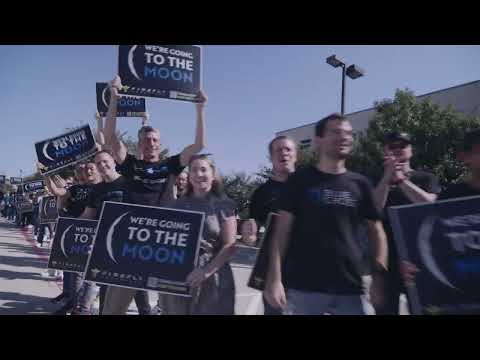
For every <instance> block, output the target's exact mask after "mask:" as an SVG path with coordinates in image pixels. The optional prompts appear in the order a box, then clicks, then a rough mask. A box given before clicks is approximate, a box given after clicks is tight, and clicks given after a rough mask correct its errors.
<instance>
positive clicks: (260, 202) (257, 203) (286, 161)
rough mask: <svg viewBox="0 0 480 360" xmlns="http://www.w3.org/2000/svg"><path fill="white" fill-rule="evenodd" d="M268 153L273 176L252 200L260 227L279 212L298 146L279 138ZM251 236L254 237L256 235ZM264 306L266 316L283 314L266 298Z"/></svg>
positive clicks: (253, 210)
mask: <svg viewBox="0 0 480 360" xmlns="http://www.w3.org/2000/svg"><path fill="white" fill-rule="evenodd" d="M268 152H269V155H270V160H271V161H272V166H273V175H272V177H271V178H270V179H268V181H267V182H266V183H265V184H263V185H261V186H260V187H259V188H258V189H256V190H255V192H254V193H253V195H252V198H251V200H250V217H251V218H253V219H254V221H255V222H256V225H257V226H258V227H261V226H265V225H266V222H267V218H268V214H269V213H271V212H274V213H276V212H277V211H278V208H279V200H280V194H281V192H282V190H283V189H284V188H285V184H286V182H287V180H288V178H289V176H290V175H291V174H293V173H294V172H295V164H296V162H297V144H296V143H295V141H294V140H293V139H291V138H290V137H288V136H278V137H276V138H275V139H273V140H272V141H271V142H270V144H268ZM252 228H255V226H252ZM246 235H248V234H246ZM250 235H251V236H252V237H253V236H254V235H256V233H255V234H250ZM263 306H264V314H265V315H281V314H282V313H281V311H280V310H278V309H276V308H274V307H272V306H271V305H270V304H269V303H268V301H266V300H265V298H263Z"/></svg>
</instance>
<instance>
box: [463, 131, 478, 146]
mask: <svg viewBox="0 0 480 360" xmlns="http://www.w3.org/2000/svg"><path fill="white" fill-rule="evenodd" d="M478 144H480V129H476V130H472V131H469V132H467V133H466V134H465V138H464V139H463V146H462V150H463V151H471V150H472V149H473V147H474V146H475V145H478Z"/></svg>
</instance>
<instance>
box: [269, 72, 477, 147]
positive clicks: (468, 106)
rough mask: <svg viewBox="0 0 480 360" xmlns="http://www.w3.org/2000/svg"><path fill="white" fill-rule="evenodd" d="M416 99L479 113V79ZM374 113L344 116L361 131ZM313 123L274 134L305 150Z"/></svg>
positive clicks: (308, 143)
mask: <svg viewBox="0 0 480 360" xmlns="http://www.w3.org/2000/svg"><path fill="white" fill-rule="evenodd" d="M417 99H419V100H425V99H431V101H432V102H433V103H435V104H438V105H440V106H441V107H442V108H446V107H448V106H449V105H451V106H452V107H453V108H454V109H455V110H456V111H459V112H462V113H465V114H468V115H480V80H477V81H472V82H469V83H465V84H461V85H457V86H453V87H450V88H446V89H442V90H438V91H434V92H430V93H427V94H423V95H420V96H417ZM374 115H375V108H373V107H372V108H369V109H365V110H361V111H357V112H354V113H350V114H346V115H345V116H346V118H347V119H348V120H349V121H350V123H351V124H352V127H353V129H354V131H362V130H365V129H366V128H367V127H368V124H369V123H370V121H371V120H372V119H373V117H374ZM317 121H318V120H317ZM315 124H316V122H314V123H311V124H307V125H303V126H299V127H296V128H293V129H288V130H284V131H280V132H278V133H277V134H276V135H277V136H281V135H286V136H290V137H291V138H293V139H294V140H295V141H296V142H297V144H299V147H300V149H304V150H306V149H308V148H310V145H311V142H312V139H313V138H314V136H315Z"/></svg>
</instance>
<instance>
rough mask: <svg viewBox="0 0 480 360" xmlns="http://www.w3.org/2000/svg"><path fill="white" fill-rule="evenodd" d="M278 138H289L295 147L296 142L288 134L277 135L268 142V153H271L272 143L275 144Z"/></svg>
mask: <svg viewBox="0 0 480 360" xmlns="http://www.w3.org/2000/svg"><path fill="white" fill-rule="evenodd" d="M280 140H290V141H291V142H292V143H293V144H294V145H295V149H296V148H297V143H296V142H295V140H293V139H292V138H291V137H290V136H286V135H281V136H277V137H276V138H275V139H273V140H272V141H270V143H269V144H268V153H269V154H270V155H272V153H273V144H275V143H276V142H277V141H280Z"/></svg>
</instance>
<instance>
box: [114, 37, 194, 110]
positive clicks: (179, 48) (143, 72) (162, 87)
mask: <svg viewBox="0 0 480 360" xmlns="http://www.w3.org/2000/svg"><path fill="white" fill-rule="evenodd" d="M118 69H119V70H118V74H119V75H120V78H121V79H122V85H123V88H122V90H121V91H120V92H119V93H120V94H124V95H136V96H145V97H156V98H166V99H173V100H183V101H190V102H195V101H196V97H197V95H198V92H199V90H200V88H201V47H200V46H196V45H158V46H157V45H120V47H119V58H118Z"/></svg>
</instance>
